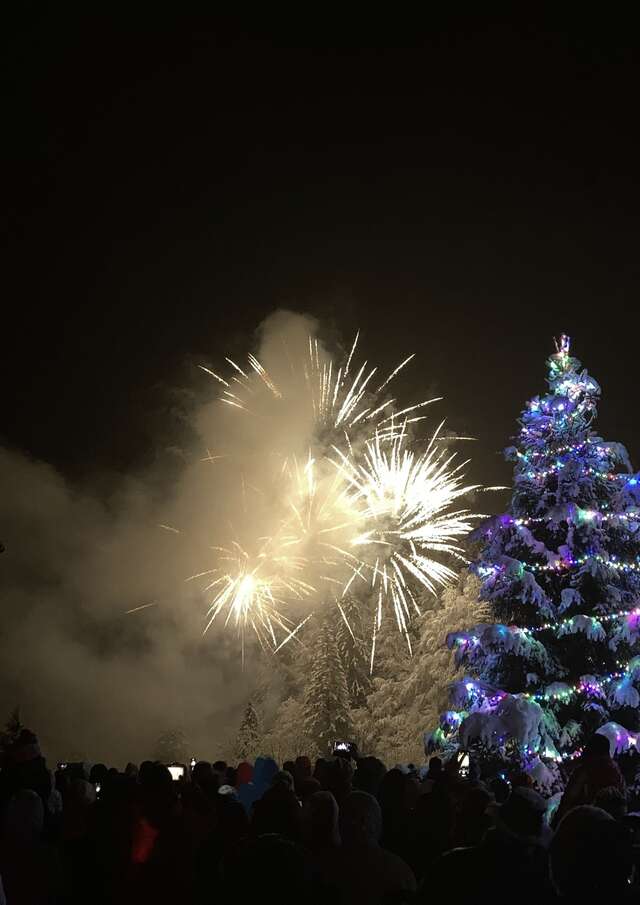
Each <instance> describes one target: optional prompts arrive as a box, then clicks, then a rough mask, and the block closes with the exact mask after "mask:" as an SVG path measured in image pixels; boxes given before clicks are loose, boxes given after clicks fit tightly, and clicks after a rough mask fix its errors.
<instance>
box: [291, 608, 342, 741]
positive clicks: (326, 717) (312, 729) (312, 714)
mask: <svg viewBox="0 0 640 905" xmlns="http://www.w3.org/2000/svg"><path fill="white" fill-rule="evenodd" d="M338 618H341V617H340V616H339V614H338ZM303 729H304V732H305V733H306V735H307V736H308V738H309V740H310V743H311V744H313V745H314V747H315V749H316V750H317V752H318V753H319V754H321V755H323V754H326V753H327V750H328V747H329V745H330V744H331V742H332V741H334V740H336V739H341V738H342V739H345V738H350V737H351V733H352V730H353V725H352V720H351V713H350V709H349V691H348V688H347V680H346V676H345V671H344V666H343V663H342V658H341V656H340V652H339V649H338V644H337V624H336V613H335V612H333V611H332V612H331V613H329V614H327V616H326V617H325V618H324V620H323V622H322V625H321V627H320V630H319V634H318V636H317V640H316V642H315V645H314V648H313V657H312V661H311V669H310V672H309V677H308V680H307V683H306V687H305V695H304V724H303Z"/></svg>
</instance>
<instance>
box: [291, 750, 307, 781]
mask: <svg viewBox="0 0 640 905" xmlns="http://www.w3.org/2000/svg"><path fill="white" fill-rule="evenodd" d="M294 776H295V778H296V781H301V780H303V779H308V778H309V777H310V776H311V761H310V760H309V758H308V757H307V756H306V754H301V755H300V756H299V757H296V762H295V773H294Z"/></svg>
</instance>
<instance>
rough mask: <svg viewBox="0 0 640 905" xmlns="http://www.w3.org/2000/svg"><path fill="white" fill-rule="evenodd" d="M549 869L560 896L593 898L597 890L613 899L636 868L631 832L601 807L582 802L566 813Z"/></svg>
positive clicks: (552, 847)
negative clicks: (634, 867)
mask: <svg viewBox="0 0 640 905" xmlns="http://www.w3.org/2000/svg"><path fill="white" fill-rule="evenodd" d="M549 858H550V873H551V879H552V881H553V885H554V886H555V888H556V890H557V892H558V893H559V895H560V896H564V897H573V898H578V897H581V898H583V899H584V901H587V902H588V901H591V898H592V896H593V894H594V891H602V892H605V894H606V897H607V898H608V899H609V898H610V899H611V901H613V899H614V897H615V896H616V894H620V893H622V892H623V891H626V890H627V889H628V879H629V877H630V876H631V872H632V870H633V848H632V840H631V833H630V832H629V830H628V829H627V828H626V827H625V826H623V825H622V824H620V823H618V822H617V821H616V820H614V819H613V817H611V815H610V814H607V813H606V811H603V810H601V809H600V808H594V807H592V806H590V805H581V806H580V807H577V808H573V810H571V811H569V813H568V814H567V815H566V817H564V818H563V819H562V820H561V822H560V825H559V826H558V829H557V830H556V833H555V836H554V837H553V840H552V842H551V847H550V849H549Z"/></svg>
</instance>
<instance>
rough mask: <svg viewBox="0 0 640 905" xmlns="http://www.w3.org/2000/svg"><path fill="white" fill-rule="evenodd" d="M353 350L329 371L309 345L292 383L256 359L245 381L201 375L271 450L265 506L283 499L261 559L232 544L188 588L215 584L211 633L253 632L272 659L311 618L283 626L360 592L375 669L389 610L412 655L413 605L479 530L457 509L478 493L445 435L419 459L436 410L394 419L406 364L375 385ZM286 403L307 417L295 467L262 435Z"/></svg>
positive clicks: (280, 438)
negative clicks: (421, 431)
mask: <svg viewBox="0 0 640 905" xmlns="http://www.w3.org/2000/svg"><path fill="white" fill-rule="evenodd" d="M357 345H358V335H356V337H355V340H354V343H353V345H352V347H351V349H350V351H349V353H348V355H346V356H345V358H344V359H343V362H342V364H340V365H336V364H335V363H334V361H333V360H332V359H331V357H330V356H329V355H328V354H327V353H326V351H325V350H324V349H323V348H322V346H321V345H320V344H319V342H318V341H317V340H316V339H313V338H310V339H309V340H308V346H307V348H306V349H305V351H304V354H302V355H301V356H300V358H299V359H298V360H297V364H294V363H293V362H292V361H291V358H290V357H289V356H288V353H287V356H286V357H287V358H288V359H289V367H290V374H289V375H285V376H284V377H283V376H276V375H274V374H272V373H270V371H269V370H268V369H267V367H266V366H265V365H264V364H263V363H262V362H261V361H260V360H259V359H258V358H256V357H255V356H253V355H249V356H248V357H247V364H246V365H245V366H244V367H241V366H240V365H238V364H237V363H236V362H234V361H232V360H231V359H227V362H228V363H229V365H230V368H231V371H230V373H229V374H228V376H227V377H223V376H220V375H219V374H217V373H216V372H215V371H212V370H211V369H209V368H206V367H203V370H204V371H206V372H207V373H208V374H210V375H211V376H212V377H214V378H215V379H216V381H218V382H219V384H220V385H221V386H222V387H223V389H222V391H221V395H220V399H221V401H222V402H223V403H225V404H226V405H228V406H230V407H231V408H233V409H239V410H241V411H242V412H245V413H248V414H249V415H253V416H255V417H256V418H258V419H259V420H258V421H257V422H255V423H256V424H259V425H260V426H261V427H260V437H261V438H262V437H263V436H264V438H265V439H266V438H268V437H272V438H274V439H272V440H271V444H272V445H269V444H268V443H266V442H265V443H262V442H261V441H259V457H260V459H261V460H263V461H265V462H266V461H267V460H268V459H269V458H270V457H271V456H274V455H275V456H276V459H275V460H274V461H276V462H277V461H278V457H279V460H280V462H281V463H282V464H281V466H280V479H279V481H278V482H274V487H275V488H276V490H275V494H274V493H273V492H272V491H273V488H270V491H271V493H270V499H272V500H273V499H274V498H275V499H277V502H276V503H275V504H274V508H273V518H272V526H273V534H272V535H271V536H270V537H269V538H268V539H267V540H264V539H263V540H262V541H261V545H258V546H259V549H260V552H259V554H258V555H257V556H255V557H251V556H250V555H249V554H248V553H247V552H246V551H245V550H244V549H243V548H242V547H240V546H239V545H238V544H234V545H233V546H232V547H231V548H217V551H218V554H219V557H220V561H219V566H218V567H217V568H215V569H213V570H211V571H208V572H205V573H201V575H200V576H194V577H202V576H205V575H206V576H211V581H210V583H209V584H208V585H207V587H206V589H205V590H206V591H207V593H211V592H212V593H213V597H212V599H211V600H210V604H209V611H208V621H207V626H206V628H205V631H206V630H207V629H208V628H209V627H210V625H211V624H212V623H213V621H214V620H215V619H216V618H218V616H220V615H221V614H222V613H223V612H225V613H226V617H225V620H224V621H225V625H227V624H229V623H230V622H231V623H233V624H235V626H236V627H237V628H238V630H239V632H240V633H241V634H242V635H243V637H244V632H245V631H246V630H247V629H251V630H253V631H254V632H255V633H256V635H257V636H258V639H259V640H260V643H261V644H262V645H263V646H265V647H270V648H271V649H273V650H277V649H279V648H280V647H281V646H282V644H284V643H286V641H288V640H290V639H291V638H292V637H295V636H296V634H297V632H298V630H299V628H300V627H301V625H302V624H303V623H304V621H306V618H309V617H308V615H307V616H306V618H305V619H303V622H302V623H301V622H299V621H296V620H295V619H292V618H291V617H290V616H289V615H285V614H286V613H292V612H295V613H296V614H297V615H299V614H300V612H301V609H304V607H301V606H300V603H301V602H302V601H304V600H307V601H309V603H310V604H311V603H313V602H316V601H315V599H316V598H319V597H322V598H323V599H326V597H327V590H328V589H331V590H332V591H333V594H334V595H335V596H336V597H337V599H338V605H339V600H340V598H341V597H342V596H343V595H344V594H346V593H347V592H348V591H349V589H350V588H352V586H354V583H355V584H356V585H359V584H364V585H366V587H367V588H368V589H369V590H368V591H367V596H368V597H369V598H370V599H372V605H373V606H374V608H375V614H374V619H373V634H372V651H371V657H372V663H373V656H374V653H375V639H376V634H377V632H378V630H379V629H380V626H381V623H382V618H383V613H384V611H385V609H386V608H391V609H392V611H393V613H394V616H395V620H396V623H397V625H398V628H399V630H400V631H401V632H402V634H403V635H404V636H405V638H406V640H407V643H408V644H409V647H410V642H409V634H408V625H409V620H410V618H411V614H412V612H416V613H419V612H420V610H419V605H418V597H419V596H420V595H421V594H422V593H424V592H425V591H428V592H431V593H434V594H435V593H437V591H438V589H439V588H441V587H442V586H443V585H445V584H446V583H447V582H449V581H450V580H451V579H453V578H454V577H455V573H454V571H453V570H452V569H451V567H450V565H447V559H449V558H450V557H452V556H453V557H459V558H462V551H461V549H460V547H459V546H458V541H459V539H460V538H461V537H462V536H463V535H464V534H466V533H467V532H468V531H469V530H470V527H471V525H470V519H471V518H472V517H473V516H471V515H470V513H469V512H468V511H467V510H466V509H455V505H456V501H457V500H458V499H459V498H460V497H462V496H463V495H464V494H467V493H469V492H470V491H472V490H474V489H476V488H475V487H471V486H465V484H464V479H463V474H462V470H463V468H464V465H465V464H466V463H464V462H463V463H460V464H457V465H456V464H455V462H454V460H455V454H450V453H449V452H448V451H447V443H448V442H449V440H450V439H451V438H449V439H447V440H446V442H445V441H444V440H442V439H441V437H440V431H441V428H442V425H440V426H439V428H438V429H437V430H436V432H435V433H434V434H433V436H432V437H431V439H430V441H429V442H428V443H427V444H426V447H425V446H424V444H420V442H419V441H415V440H413V439H412V438H411V437H410V435H409V431H411V430H415V427H414V425H415V424H416V422H419V421H422V420H423V419H424V417H425V416H424V414H422V412H421V410H422V409H423V408H424V407H425V406H427V405H429V404H430V403H432V402H435V401H436V399H428V400H425V401H423V402H418V403H417V404H413V405H408V406H402V405H399V404H398V402H397V400H396V398H395V397H394V396H393V394H392V392H391V389H390V388H391V386H392V384H393V381H394V379H395V378H396V376H397V375H398V374H399V373H400V371H401V370H402V369H403V368H404V367H405V366H406V365H407V364H408V363H409V362H410V361H411V360H412V359H413V357H414V356H413V355H410V356H408V357H407V358H405V359H404V360H403V361H402V362H401V363H400V364H399V365H398V366H397V367H396V368H394V369H393V370H392V371H391V372H390V373H389V374H388V375H387V376H386V377H385V378H384V379H383V380H380V376H379V375H378V369H377V368H376V367H371V366H370V365H368V363H367V362H366V361H365V362H364V363H362V364H360V363H356V351H357ZM275 370H276V371H278V367H276V368H275ZM265 394H266V396H265ZM301 398H302V399H303V402H304V405H303V407H302V409H300V406H299V403H300V400H301ZM269 400H272V402H273V404H271V403H270V402H269ZM292 400H293V402H294V409H295V413H296V416H298V415H299V412H300V411H302V412H305V411H306V412H307V414H308V420H309V423H310V425H311V427H310V435H309V436H306V438H305V439H306V442H305V445H306V446H307V449H308V452H307V453H306V456H305V457H302V458H298V456H297V455H296V454H295V453H294V452H293V451H291V452H289V451H288V445H289V446H291V443H292V442H293V440H292V438H291V437H290V436H289V434H288V433H287V432H286V431H284V432H283V431H280V430H278V428H277V427H276V428H274V430H273V431H271V430H269V429H266V430H264V431H263V429H262V428H263V426H264V425H266V424H268V423H269V422H268V419H269V418H270V417H272V416H274V417H275V418H276V419H277V418H278V417H279V416H280V415H281V414H282V412H283V411H286V407H287V405H289V404H290V403H291V401H292ZM276 423H277V425H278V427H279V425H280V422H274V424H276ZM275 438H277V440H276V439H275ZM303 448H304V447H303ZM293 449H295V445H294V446H293ZM241 486H242V488H244V476H243V477H242V481H241ZM243 493H244V489H243ZM261 493H262V491H261ZM249 546H251V545H249ZM253 546H255V545H253ZM341 612H342V610H341ZM303 615H304V613H303ZM343 617H344V613H343ZM243 645H244V641H243Z"/></svg>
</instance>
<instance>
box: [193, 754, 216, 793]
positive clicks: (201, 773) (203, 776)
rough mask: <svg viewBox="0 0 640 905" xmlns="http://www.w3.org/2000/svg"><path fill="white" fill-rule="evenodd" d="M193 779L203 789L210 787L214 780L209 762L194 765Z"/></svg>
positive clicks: (202, 761)
mask: <svg viewBox="0 0 640 905" xmlns="http://www.w3.org/2000/svg"><path fill="white" fill-rule="evenodd" d="M191 779H192V781H193V782H195V783H197V784H198V785H199V786H201V787H204V786H206V785H208V783H210V782H211V780H212V779H213V770H212V768H211V764H210V763H209V761H207V760H199V761H198V762H197V763H196V764H194V766H193V770H192V771H191Z"/></svg>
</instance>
